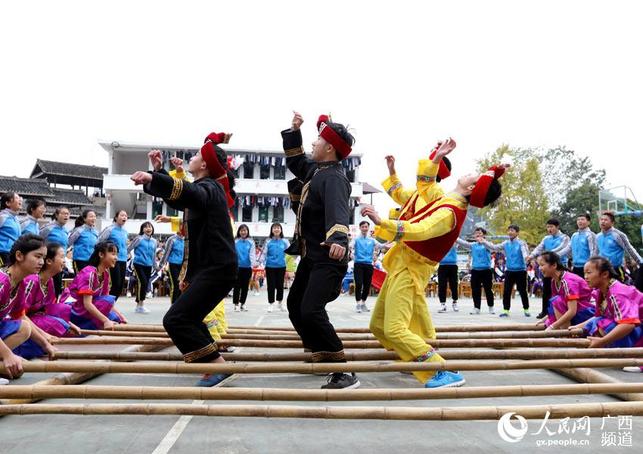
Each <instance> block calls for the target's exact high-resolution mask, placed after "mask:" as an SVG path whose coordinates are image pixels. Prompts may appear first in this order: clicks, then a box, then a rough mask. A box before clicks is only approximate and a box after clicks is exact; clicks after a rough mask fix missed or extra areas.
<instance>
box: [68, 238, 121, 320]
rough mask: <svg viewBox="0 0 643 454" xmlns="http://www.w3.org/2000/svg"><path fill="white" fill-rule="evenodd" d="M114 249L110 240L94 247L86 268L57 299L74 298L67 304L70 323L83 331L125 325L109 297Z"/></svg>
mask: <svg viewBox="0 0 643 454" xmlns="http://www.w3.org/2000/svg"><path fill="white" fill-rule="evenodd" d="M117 259H118V247H117V246H116V244H114V243H112V242H110V241H100V242H98V243H96V246H94V252H93V253H92V255H91V257H90V258H89V262H88V263H89V265H88V266H86V267H85V268H83V269H82V270H80V271H79V272H78V274H77V275H76V277H75V278H74V280H73V281H72V282H71V284H69V287H67V289H66V291H65V292H63V295H62V296H61V301H66V299H67V298H68V297H71V298H73V299H74V302H73V303H72V305H71V317H70V318H71V322H72V323H74V324H76V325H78V326H79V327H80V328H83V329H113V328H114V323H127V321H126V320H125V317H123V316H122V315H121V313H120V312H118V311H117V310H116V309H115V308H114V302H115V301H116V300H115V298H114V296H112V295H110V294H109V286H110V279H109V269H110V268H113V267H114V266H115V265H116V261H117Z"/></svg>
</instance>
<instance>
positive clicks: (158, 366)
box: [0, 358, 643, 374]
mask: <svg viewBox="0 0 643 454" xmlns="http://www.w3.org/2000/svg"><path fill="white" fill-rule="evenodd" d="M625 366H643V359H617V358H599V359H549V360H529V361H470V360H465V361H458V360H453V361H451V360H450V361H444V362H431V363H429V362H422V363H418V362H394V363H367V362H351V363H190V364H185V363H179V362H176V363H174V362H173V363H170V362H148V363H121V362H80V361H30V362H25V363H24V364H23V368H24V370H25V372H95V373H155V374H173V373H174V374H197V373H198V374H205V373H225V374H266V373H275V374H285V373H302V374H315V373H331V372H400V371H419V370H521V369H564V368H575V367H619V368H620V367H625ZM3 371H4V364H2V365H1V366H0V373H2V372H3Z"/></svg>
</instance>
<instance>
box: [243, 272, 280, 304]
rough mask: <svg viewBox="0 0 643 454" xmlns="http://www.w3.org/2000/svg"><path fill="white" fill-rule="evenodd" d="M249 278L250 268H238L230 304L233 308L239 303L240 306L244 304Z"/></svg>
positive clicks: (250, 275)
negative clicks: (231, 303)
mask: <svg viewBox="0 0 643 454" xmlns="http://www.w3.org/2000/svg"><path fill="white" fill-rule="evenodd" d="M251 277H252V268H239V274H237V282H236V283H235V284H234V290H233V291H232V302H233V303H234V305H235V306H236V305H237V304H239V303H241V305H242V306H243V305H244V304H246V298H247V297H248V285H249V284H250V278H251ZM282 282H283V280H282ZM281 287H282V289H281V297H282V298H283V294H284V290H283V285H282V286H281ZM277 295H279V292H277Z"/></svg>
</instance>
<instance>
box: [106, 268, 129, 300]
mask: <svg viewBox="0 0 643 454" xmlns="http://www.w3.org/2000/svg"><path fill="white" fill-rule="evenodd" d="M126 268H127V262H123V261H120V260H119V261H118V262H116V265H115V266H114V268H110V270H109V277H110V279H111V281H112V286H111V287H110V289H109V294H110V295H112V296H114V297H115V298H116V299H118V297H119V296H121V295H122V294H123V285H125V269H126Z"/></svg>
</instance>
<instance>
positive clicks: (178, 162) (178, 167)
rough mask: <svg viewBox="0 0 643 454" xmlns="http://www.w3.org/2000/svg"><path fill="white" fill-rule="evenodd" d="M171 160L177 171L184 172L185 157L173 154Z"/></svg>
mask: <svg viewBox="0 0 643 454" xmlns="http://www.w3.org/2000/svg"><path fill="white" fill-rule="evenodd" d="M170 162H171V163H172V165H173V166H174V168H175V169H176V171H177V172H183V159H181V158H177V157H176V156H172V157H171V158H170Z"/></svg>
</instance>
